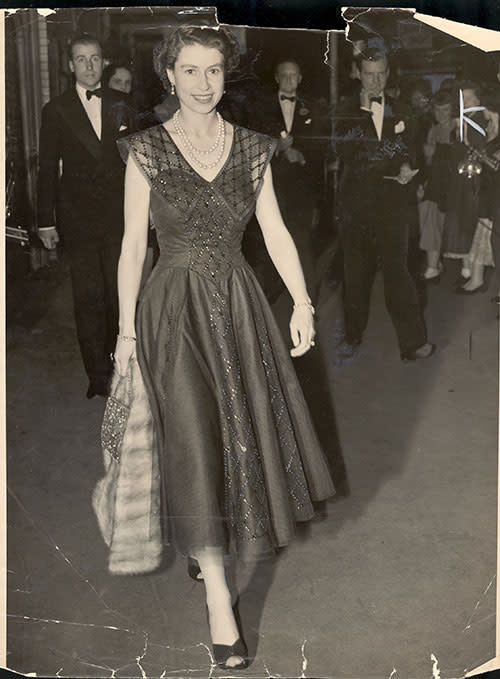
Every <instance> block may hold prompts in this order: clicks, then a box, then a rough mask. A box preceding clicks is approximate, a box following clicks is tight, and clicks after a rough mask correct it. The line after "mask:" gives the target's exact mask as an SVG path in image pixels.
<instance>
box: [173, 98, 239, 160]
mask: <svg viewBox="0 0 500 679" xmlns="http://www.w3.org/2000/svg"><path fill="white" fill-rule="evenodd" d="M216 115H217V121H218V126H217V138H216V140H215V142H214V143H213V144H212V146H211V147H210V148H208V149H198V148H196V146H195V145H194V144H193V143H192V141H191V140H190V139H189V137H188V134H187V132H186V130H185V129H184V128H183V126H182V124H181V121H180V113H179V111H176V112H175V113H174V116H173V123H174V129H175V131H176V133H177V134H178V135H179V137H180V139H181V140H182V143H183V144H184V146H185V148H186V151H187V153H188V155H189V157H190V158H191V159H192V160H193V161H194V162H195V163H196V164H197V165H198V166H199V167H201V168H203V169H204V170H209V169H211V168H213V167H216V166H217V165H218V164H219V163H220V161H221V158H222V156H223V155H224V149H225V148H226V123H225V121H224V119H223V117H222V116H221V114H220V113H219V112H217V114H216ZM218 147H220V150H219V152H218V154H217V157H216V159H215V160H214V161H213V162H212V163H205V162H203V161H202V160H201V158H200V156H208V155H209V154H211V153H213V152H214V151H216V150H217V148H218Z"/></svg>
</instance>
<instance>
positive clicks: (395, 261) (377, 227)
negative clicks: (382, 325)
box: [334, 49, 435, 360]
mask: <svg viewBox="0 0 500 679" xmlns="http://www.w3.org/2000/svg"><path fill="white" fill-rule="evenodd" d="M358 69H359V77H360V81H361V90H360V92H359V94H356V95H355V96H353V97H350V98H348V99H345V100H344V101H342V102H341V103H340V104H339V106H338V108H337V111H336V115H335V135H334V142H335V146H336V152H337V153H338V155H339V157H340V160H341V171H340V180H339V190H338V200H337V211H338V215H339V225H340V241H341V245H342V248H343V254H344V314H345V337H344V341H343V343H342V344H341V346H340V347H339V348H338V355H339V358H340V359H347V358H350V357H352V356H353V355H354V353H356V351H357V348H358V347H359V345H360V343H361V340H362V337H363V333H364V331H365V328H366V326H367V322H368V314H369V304H370V292H371V288H372V284H373V280H374V277H375V273H376V271H377V267H378V266H380V268H381V270H382V275H383V278H384V293H385V302H386V307H387V310H388V312H389V314H390V316H391V319H392V322H393V325H394V327H395V330H396V334H397V338H398V344H399V349H400V354H401V358H402V359H403V360H415V359H419V358H420V359H421V358H427V357H429V356H430V355H431V354H432V353H433V352H434V349H435V347H434V345H432V344H429V343H428V342H427V337H426V329H425V324H424V320H423V315H422V310H421V306H420V301H419V297H418V293H417V288H416V284H415V280H414V278H413V277H412V275H411V274H410V272H409V269H408V244H409V234H410V230H411V228H413V225H414V224H415V223H416V219H417V214H416V210H417V204H416V189H417V182H418V175H417V176H415V173H414V171H412V169H411V168H412V166H414V164H415V142H414V136H415V134H414V129H415V128H414V124H413V120H412V118H411V115H410V113H409V111H408V110H407V109H406V107H404V106H403V105H402V104H401V103H400V102H398V101H397V100H393V99H391V98H390V97H389V96H388V95H387V94H385V93H384V90H385V86H386V83H387V79H388V76H389V64H388V60H387V56H386V54H385V53H383V52H380V51H376V50H370V49H367V50H365V52H364V53H363V54H360V55H359V57H358Z"/></svg>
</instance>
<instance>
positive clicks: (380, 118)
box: [361, 92, 385, 141]
mask: <svg viewBox="0 0 500 679" xmlns="http://www.w3.org/2000/svg"><path fill="white" fill-rule="evenodd" d="M381 97H382V103H381V104H379V103H378V101H371V102H370V108H365V107H364V106H362V107H361V108H362V109H363V111H370V113H371V114H372V120H373V124H374V125H375V131H376V133H377V137H378V139H379V141H380V140H381V139H382V126H383V124H384V106H385V97H384V93H383V92H382V94H381Z"/></svg>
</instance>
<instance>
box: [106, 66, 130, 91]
mask: <svg viewBox="0 0 500 679" xmlns="http://www.w3.org/2000/svg"><path fill="white" fill-rule="evenodd" d="M102 82H103V84H104V85H105V86H106V87H109V88H110V89H112V90H117V91H118V92H124V93H125V94H130V93H131V91H132V71H131V70H130V68H129V67H128V66H126V65H125V64H122V63H114V64H109V66H106V68H105V69H104V71H103V73H102Z"/></svg>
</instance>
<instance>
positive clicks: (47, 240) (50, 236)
mask: <svg viewBox="0 0 500 679" xmlns="http://www.w3.org/2000/svg"><path fill="white" fill-rule="evenodd" d="M38 237H39V238H40V240H41V241H42V243H43V244H44V246H45V247H46V248H47V250H54V248H55V247H56V245H57V244H58V243H59V234H58V233H57V229H56V227H55V226H51V227H50V228H49V229H38Z"/></svg>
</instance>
